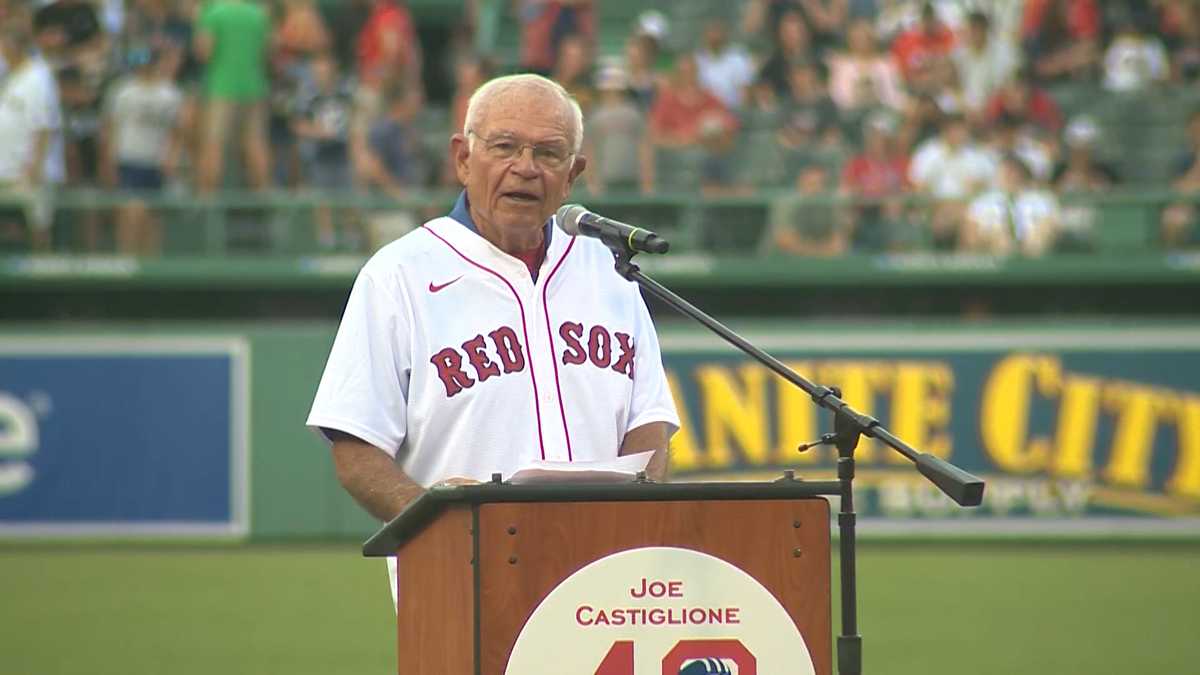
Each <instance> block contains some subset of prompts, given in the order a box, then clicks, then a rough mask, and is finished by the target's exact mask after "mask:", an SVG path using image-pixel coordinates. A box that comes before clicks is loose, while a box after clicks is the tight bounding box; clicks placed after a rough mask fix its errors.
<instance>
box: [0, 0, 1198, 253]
mask: <svg viewBox="0 0 1200 675" xmlns="http://www.w3.org/2000/svg"><path fill="white" fill-rule="evenodd" d="M600 2H601V0H511V2H510V3H508V4H509V6H508V7H507V9H508V10H509V11H510V12H511V16H512V21H513V25H515V26H516V27H517V29H518V30H519V32H520V40H519V45H520V48H519V51H518V52H517V53H516V54H515V57H514V62H512V63H506V62H505V59H504V57H503V55H501V54H480V53H477V51H476V50H475V47H476V45H477V44H478V42H477V41H476V40H475V39H474V36H473V31H474V30H475V28H476V26H477V23H478V21H479V16H478V15H479V12H480V7H479V5H481V4H482V3H477V2H475V1H474V0H463V2H462V3H461V5H462V7H463V10H462V11H463V15H462V19H461V21H460V22H459V25H457V26H455V28H454V29H453V30H452V31H450V33H449V34H448V35H446V34H445V33H438V35H439V38H438V44H436V45H434V44H428V45H423V43H422V37H423V35H424V34H423V31H422V30H421V28H422V27H421V26H418V23H417V21H416V19H415V18H414V16H413V14H412V12H411V10H410V9H409V8H408V7H407V5H406V3H405V2H403V1H402V0H271V1H265V0H264V1H262V2H256V1H254V0H206V1H203V2H202V1H201V0H55V1H52V2H46V1H45V0H41V1H37V0H0V57H2V58H0V197H3V202H0V249H12V248H14V247H16V248H21V247H32V248H33V249H34V250H46V249H47V248H49V247H51V246H52V243H53V242H52V237H51V236H50V235H51V229H52V227H51V226H52V224H53V222H54V220H55V208H54V207H55V202H54V195H55V189H54V188H57V187H61V186H68V187H74V188H83V189H88V188H94V189H104V190H116V191H119V194H122V195H126V196H127V197H128V199H127V200H125V201H124V202H123V203H122V205H121V206H120V207H119V208H118V209H116V210H115V211H114V212H113V215H112V216H111V217H102V216H101V215H99V214H91V215H90V216H89V217H87V218H84V219H82V222H81V223H80V225H81V231H82V233H83V234H82V238H83V244H82V245H83V246H84V247H85V248H87V249H89V250H104V249H105V248H106V247H107V248H110V249H115V250H117V251H119V252H122V253H131V254H139V255H154V254H157V253H158V252H160V251H161V249H162V227H161V223H160V222H159V220H160V218H161V214H158V213H156V209H154V208H152V207H151V206H148V203H149V204H151V205H152V204H153V201H154V200H153V199H151V200H149V202H147V199H146V197H148V196H150V197H153V196H155V195H162V194H174V195H193V196H194V197H195V198H196V199H205V198H206V197H207V196H209V195H213V194H214V193H216V192H217V191H220V190H251V191H261V190H267V189H272V190H279V189H294V190H308V191H313V192H316V193H328V194H330V195H341V196H343V198H342V199H338V200H331V202H330V203H331V204H333V205H330V206H318V207H317V208H315V209H314V211H313V214H312V216H313V222H314V224H315V229H314V240H315V242H316V245H317V246H318V247H319V248H320V249H321V250H322V251H336V250H357V249H360V248H362V247H364V246H368V245H374V244H375V243H378V242H377V241H375V242H372V241H368V240H369V239H371V237H370V236H369V235H368V234H367V233H365V231H364V228H363V226H362V221H363V219H364V215H363V214H362V213H359V212H357V211H356V210H355V209H353V208H348V207H345V206H341V205H344V204H345V203H346V200H345V199H344V195H346V194H359V195H373V196H380V197H384V198H386V197H403V196H405V195H406V194H409V193H411V192H412V191H413V190H419V189H424V188H437V187H450V186H452V185H453V184H454V176H453V173H452V171H451V170H450V168H449V167H448V166H447V162H445V157H444V156H443V155H444V150H443V151H442V152H440V153H439V151H438V149H437V147H436V145H433V144H430V143H427V142H426V141H427V138H426V134H425V132H426V131H427V130H428V120H429V118H430V116H431V115H435V116H440V117H441V118H444V119H439V120H438V121H439V122H440V124H438V125H436V128H437V129H438V131H439V133H440V134H441V135H445V133H447V132H448V131H449V130H451V129H460V128H461V127H462V123H463V120H464V118H465V113H466V102H467V99H468V97H469V95H470V93H471V92H472V91H473V90H474V89H475V88H476V87H477V86H478V85H479V84H481V83H482V82H483V81H485V80H486V79H487V78H488V77H490V76H492V75H494V74H496V73H498V72H501V71H503V70H513V69H520V70H531V71H535V72H541V73H544V74H546V75H547V76H549V77H552V78H554V79H555V80H556V81H558V82H560V83H561V84H562V85H563V86H564V87H566V88H567V90H568V91H570V92H571V94H572V95H573V96H574V97H575V98H576V99H577V100H578V101H579V103H580V104H581V106H582V107H583V110H584V114H585V121H586V129H587V131H586V134H585V141H586V144H585V148H584V152H585V153H586V154H587V155H588V157H589V160H590V164H589V170H588V171H587V172H586V173H585V177H584V180H583V181H582V184H581V186H580V189H582V190H586V191H587V192H589V193H591V194H606V193H640V194H662V193H668V192H670V193H677V192H680V191H690V190H696V191H699V192H701V193H703V194H706V195H716V196H720V195H740V194H747V193H753V192H761V193H764V194H769V195H770V196H771V203H772V208H771V210H770V214H769V217H768V221H769V223H768V228H767V231H766V235H765V236H764V240H763V248H764V250H768V251H772V252H783V253H791V254H796V255H837V254H841V253H844V252H847V251H850V250H863V251H904V250H912V249H915V248H929V247H932V248H934V249H937V250H961V251H974V252H983V253H995V254H1017V255H1026V256H1036V255H1042V254H1044V253H1046V252H1049V251H1054V250H1087V249H1088V248H1089V247H1091V246H1093V242H1092V237H1093V234H1092V228H1093V225H1094V222H1095V221H1096V219H1097V217H1098V214H1097V213H1096V209H1095V208H1094V207H1092V206H1089V205H1088V204H1086V203H1077V202H1073V201H1071V200H1070V199H1064V198H1063V197H1064V195H1077V194H1081V193H1082V194H1086V193H1098V192H1102V191H1104V190H1107V189H1109V188H1111V187H1113V186H1118V185H1121V184H1122V183H1123V182H1126V181H1125V177H1123V176H1122V175H1121V171H1120V170H1119V169H1118V168H1116V167H1114V166H1113V165H1111V164H1109V163H1107V160H1108V158H1106V157H1104V156H1103V154H1104V153H1102V152H1100V149H1101V148H1102V147H1104V143H1105V140H1106V134H1109V133H1111V132H1112V130H1111V129H1105V128H1103V125H1102V124H1101V123H1100V122H1099V121H1098V120H1097V119H1096V118H1095V117H1094V116H1091V115H1087V114H1074V115H1067V114H1065V113H1064V112H1063V108H1062V107H1061V106H1060V104H1059V102H1057V101H1056V100H1055V97H1054V96H1053V95H1052V92H1053V91H1054V90H1055V88H1056V87H1059V86H1061V85H1062V84H1064V83H1068V84H1069V83H1076V82H1077V83H1090V84H1092V85H1094V86H1095V87H1096V89H1097V90H1100V91H1107V92H1110V93H1111V95H1112V96H1126V97H1137V96H1139V95H1140V94H1142V93H1144V92H1150V91H1154V90H1157V89H1160V88H1163V87H1172V86H1173V87H1176V88H1178V89H1186V88H1189V87H1190V88H1194V87H1196V86H1197V85H1198V84H1200V3H1197V2H1194V1H1192V0H1106V1H1105V0H938V1H932V2H923V1H919V0H741V1H740V2H724V3H719V7H720V11H713V12H711V13H708V14H705V15H704V16H702V17H700V18H701V21H699V22H698V23H697V24H696V25H694V26H690V27H689V26H688V25H685V22H680V21H676V19H675V17H674V15H673V13H672V11H671V4H670V3H657V6H659V7H661V9H649V10H646V11H644V12H642V13H641V14H640V15H638V16H636V17H632V18H631V23H630V25H629V26H628V31H627V33H626V34H625V35H624V36H622V38H623V44H621V45H619V47H617V48H614V46H615V45H614V44H612V41H611V39H610V40H609V41H608V42H607V43H605V42H603V41H602V40H601V39H600V38H601V36H600V35H598V25H599V23H600V22H599V21H598V17H597V14H598V12H599V7H598V5H599V4H600ZM651 4H652V6H655V4H654V3H651ZM716 6H718V5H714V7H716ZM689 31H690V32H689ZM443 37H444V38H445V39H442V38H443ZM431 93H434V94H436V98H432V97H431V95H430V94H431ZM431 98H432V100H431ZM1180 123H1181V124H1182V120H1180ZM1188 128H1189V134H1188V138H1189V139H1190V148H1188V149H1187V151H1186V153H1185V155H1184V156H1181V157H1180V158H1179V160H1178V162H1177V163H1176V165H1175V166H1174V167H1173V169H1172V170H1173V176H1174V177H1173V178H1172V182H1171V184H1170V185H1169V186H1167V185H1164V186H1162V187H1164V188H1167V187H1170V188H1174V189H1175V190H1176V191H1178V192H1179V193H1181V194H1187V193H1200V116H1194V117H1193V119H1192V120H1191V123H1190V125H1189V127H1188ZM401 221H404V222H407V221H411V218H407V221H406V218H405V217H402V218H401ZM1198 221H1200V214H1198V213H1197V208H1196V204H1194V203H1192V202H1191V201H1189V200H1188V199H1186V198H1181V199H1179V200H1178V201H1177V202H1176V203H1171V204H1167V205H1166V206H1165V207H1164V208H1163V209H1162V212H1161V214H1160V216H1159V220H1158V223H1157V227H1156V228H1155V230H1154V232H1153V234H1152V235H1151V236H1152V238H1153V239H1155V240H1156V242H1157V243H1158V244H1160V245H1162V246H1164V247H1185V246H1190V245H1193V244H1195V243H1196V241H1197V238H1198V237H1200V227H1198V225H1197V223H1198ZM401 227H403V222H402V224H401ZM375 239H378V237H375Z"/></svg>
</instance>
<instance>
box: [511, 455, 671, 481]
mask: <svg viewBox="0 0 1200 675" xmlns="http://www.w3.org/2000/svg"><path fill="white" fill-rule="evenodd" d="M653 454H654V451H652V450H649V451H646V452H639V453H637V454H635V455H625V456H623V457H617V458H616V459H610V460H604V461H600V462H551V461H547V460H534V461H532V462H530V463H529V465H528V466H526V467H524V468H522V469H521V470H520V471H517V472H516V473H514V474H513V475H511V476H509V477H508V482H509V483H512V484H513V485H537V484H539V483H628V482H630V481H632V480H633V479H634V478H636V477H637V475H638V472H640V471H645V470H646V466H647V465H648V464H650V457H651V456H652V455H653Z"/></svg>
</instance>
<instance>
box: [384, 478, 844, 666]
mask: <svg viewBox="0 0 1200 675" xmlns="http://www.w3.org/2000/svg"><path fill="white" fill-rule="evenodd" d="M836 489H837V484H836V483H832V484H831V483H827V482H805V481H796V480H781V481H777V482H774V483H692V484H689V483H668V484H652V483H632V484H620V485H580V484H575V485H526V486H514V485H507V484H500V483H491V484H484V485H477V486H465V487H447V488H435V489H433V490H431V491H430V492H428V493H426V494H425V495H423V496H422V497H420V498H419V499H417V500H416V501H414V502H413V503H412V504H411V505H410V506H409V507H408V508H407V509H406V510H405V511H404V512H403V513H401V514H400V515H399V516H397V517H396V518H395V519H394V520H393V521H392V522H390V523H388V524H387V525H386V526H384V527H383V528H382V529H381V530H380V531H379V532H377V533H376V534H375V535H374V536H372V537H371V539H369V540H368V541H367V542H366V544H364V546H363V553H364V555H367V556H389V555H395V556H396V557H397V564H398V570H399V584H398V586H399V589H398V590H399V602H398V606H397V615H398V616H397V625H398V631H397V637H398V654H399V657H400V662H401V666H400V668H399V672H400V673H402V674H404V675H412V674H414V673H415V674H418V675H435V674H436V675H469V674H478V675H504V673H505V669H506V666H507V664H508V661H509V657H510V653H511V652H512V650H513V646H514V643H515V642H516V640H517V638H518V635H519V633H520V632H521V630H522V628H523V626H524V625H525V623H526V621H527V620H529V618H530V616H531V614H532V613H533V612H534V610H535V608H537V607H538V605H539V603H541V602H542V600H543V599H544V598H546V596H547V595H548V594H549V593H550V592H551V591H552V590H553V589H555V587H556V586H558V585H559V584H560V583H561V582H562V581H563V580H564V579H566V578H567V577H569V576H570V575H572V574H573V573H575V572H576V571H578V570H580V569H581V568H583V567H584V566H586V565H588V564H589V563H592V562H593V561H596V560H598V559H601V558H604V557H605V556H609V555H611V554H615V553H619V552H622V551H628V550H631V549H639V548H643V547H676V548H681V549H691V550H693V551H698V552H701V553H704V554H708V555H710V556H714V557H716V558H719V559H720V560H723V561H725V562H727V563H730V564H732V565H733V566H735V567H737V568H740V569H741V570H742V571H744V572H745V573H747V574H749V575H750V576H751V577H753V579H754V580H756V581H757V582H758V583H759V584H761V585H762V587H764V588H765V589H766V590H767V591H769V592H770V594H771V595H773V596H774V598H775V599H776V600H777V601H778V603H779V604H780V605H781V606H782V607H783V609H784V610H786V613H787V616H788V617H790V618H791V620H792V622H793V623H794V625H795V627H796V628H797V629H798V630H799V632H800V635H801V636H802V637H803V640H804V642H805V644H806V645H807V647H808V650H809V655H810V657H811V660H812V665H813V668H814V670H815V673H816V674H817V675H831V672H832V663H831V661H832V656H831V625H830V543H829V522H830V514H829V504H828V502H827V501H826V500H825V499H824V498H823V497H822V496H821V495H827V494H830V493H831V491H832V492H833V493H835V494H836ZM797 672H801V671H797ZM573 675H574V674H573ZM578 675H592V671H590V670H589V671H588V672H586V673H579V674H578ZM769 675H786V673H782V672H780V673H774V672H773V673H770V674H769Z"/></svg>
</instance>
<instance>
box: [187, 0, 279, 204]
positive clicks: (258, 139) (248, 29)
mask: <svg viewBox="0 0 1200 675" xmlns="http://www.w3.org/2000/svg"><path fill="white" fill-rule="evenodd" d="M270 31H271V26H270V19H269V17H268V14H267V11H266V9H265V8H264V7H263V6H262V5H260V4H258V3H257V2H253V1H248V0H210V1H209V2H207V3H206V4H205V5H204V6H203V7H202V8H201V10H200V19H199V21H198V22H197V28H196V38H195V51H196V55H197V57H198V58H199V60H200V61H202V62H204V63H205V73H204V89H203V91H204V96H205V99H206V103H205V107H204V111H205V112H204V119H205V122H204V135H203V139H202V144H201V149H200V156H199V162H198V164H199V166H198V176H197V183H198V187H199V189H200V190H201V191H203V192H211V191H212V190H215V189H216V188H218V187H219V185H218V184H219V182H220V180H221V176H222V174H223V171H222V169H223V168H224V152H223V151H224V149H225V143H226V140H227V137H228V134H229V132H230V129H231V127H232V126H233V125H234V122H235V121H237V122H239V123H240V124H241V133H242V143H241V145H242V148H243V150H244V151H245V153H246V156H245V158H246V167H247V173H248V176H249V179H250V183H251V185H252V186H253V187H255V188H264V187H266V186H267V183H268V181H269V171H270V169H269V167H270V149H269V148H268V146H267V128H266V103H265V101H266V94H267V66H266V57H267V44H268V40H269V37H270Z"/></svg>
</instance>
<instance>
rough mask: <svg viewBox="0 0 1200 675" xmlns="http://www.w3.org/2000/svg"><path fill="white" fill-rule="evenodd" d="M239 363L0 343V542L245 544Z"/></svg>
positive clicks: (158, 351)
mask: <svg viewBox="0 0 1200 675" xmlns="http://www.w3.org/2000/svg"><path fill="white" fill-rule="evenodd" d="M246 354H247V349H246V347H245V345H244V344H242V342H241V341H239V340H236V339H228V340H227V339H219V338H213V339H208V338H196V339H193V338H166V337H164V338H145V339H139V338H120V339H117V338H93V339H87V340H84V339H55V338H45V337H43V338H38V339H35V340H21V339H16V338H3V339H0V535H17V536H38V537H42V536H80V535H84V536H91V535H94V536H139V535H166V536H201V537H207V536H242V535H244V534H245V533H246V531H247V526H248V523H247V513H246V511H247V507H246V505H247V495H246V490H247V484H246V438H245V433H246V424H245V416H246V412H247V411H246V371H245V368H246V364H245V360H246Z"/></svg>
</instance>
